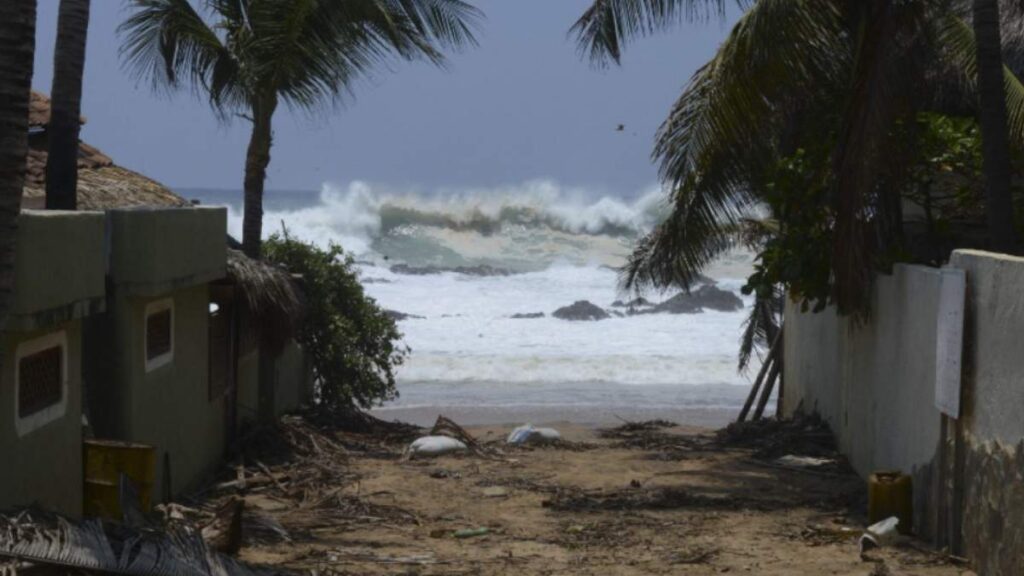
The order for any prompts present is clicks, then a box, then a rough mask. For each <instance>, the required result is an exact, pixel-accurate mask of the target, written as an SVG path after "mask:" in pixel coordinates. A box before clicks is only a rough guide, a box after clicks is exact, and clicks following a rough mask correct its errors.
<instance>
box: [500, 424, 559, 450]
mask: <svg viewBox="0 0 1024 576" xmlns="http://www.w3.org/2000/svg"><path fill="white" fill-rule="evenodd" d="M561 439H562V435H561V434H559V433H558V430H555V429H554V428H534V427H533V424H525V425H523V426H520V427H518V428H516V429H515V430H513V431H512V432H511V433H510V434H509V435H508V439H507V440H506V442H508V443H509V444H512V445H514V446H520V445H523V444H543V443H546V442H555V441H556V440H561Z"/></svg>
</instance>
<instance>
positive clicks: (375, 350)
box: [263, 231, 409, 409]
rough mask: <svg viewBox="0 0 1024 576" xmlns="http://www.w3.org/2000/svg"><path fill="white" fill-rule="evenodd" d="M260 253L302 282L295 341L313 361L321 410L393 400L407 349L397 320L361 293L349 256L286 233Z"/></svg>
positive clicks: (267, 244) (335, 247)
mask: <svg viewBox="0 0 1024 576" xmlns="http://www.w3.org/2000/svg"><path fill="white" fill-rule="evenodd" d="M263 254H264V258H265V259H266V260H267V261H268V262H273V263H276V264H278V265H281V266H283V267H284V268H286V269H287V270H288V271H289V272H291V273H292V274H299V275H301V277H302V280H301V281H300V284H301V286H302V289H303V292H304V296H305V304H306V314H305V317H304V318H303V322H302V323H301V327H300V329H299V334H298V340H299V342H300V343H301V344H302V346H303V348H305V350H306V351H307V352H308V353H309V354H310V356H311V357H312V362H313V371H314V377H315V378H316V382H317V383H318V391H319V393H318V398H317V399H318V401H319V404H320V406H321V407H323V408H328V409H348V408H352V407H358V408H364V409H365V408H370V407H372V406H373V405H374V404H378V403H380V402H383V401H385V400H393V399H394V398H396V397H397V396H398V390H397V389H396V388H395V369H396V368H397V367H398V366H399V365H401V364H402V362H404V361H405V357H406V355H407V354H408V353H409V349H408V347H406V346H404V345H402V343H401V339H402V333H401V332H399V330H398V327H397V326H396V325H395V321H394V320H393V319H392V318H391V317H390V316H388V314H387V313H386V311H385V310H384V309H382V308H381V307H380V306H379V305H378V304H377V302H376V301H375V300H374V299H373V298H370V297H369V296H367V295H366V293H365V292H364V291H363V286H362V285H361V284H360V283H359V278H358V274H357V272H356V271H355V269H354V264H353V260H352V257H351V256H349V255H347V254H346V253H345V251H344V250H342V248H341V247H340V246H338V245H336V244H333V243H332V244H331V245H330V246H329V247H328V248H327V249H326V250H324V249H321V248H318V247H317V246H314V245H312V244H307V243H305V242H301V241H298V240H295V239H294V238H291V237H289V236H288V233H287V231H285V232H284V233H283V234H275V235H273V236H272V237H271V238H270V239H269V240H267V242H266V243H264V245H263Z"/></svg>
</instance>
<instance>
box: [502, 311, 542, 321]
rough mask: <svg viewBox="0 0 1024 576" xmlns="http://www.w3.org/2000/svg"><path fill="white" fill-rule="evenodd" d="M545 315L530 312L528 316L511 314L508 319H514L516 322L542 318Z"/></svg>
mask: <svg viewBox="0 0 1024 576" xmlns="http://www.w3.org/2000/svg"><path fill="white" fill-rule="evenodd" d="M545 316H546V314H544V313H543V312H532V313H530V314H513V315H511V316H509V318H515V319H516V320H533V319H534V318H544V317H545Z"/></svg>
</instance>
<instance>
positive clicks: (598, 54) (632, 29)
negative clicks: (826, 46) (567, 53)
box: [570, 0, 750, 66]
mask: <svg viewBox="0 0 1024 576" xmlns="http://www.w3.org/2000/svg"><path fill="white" fill-rule="evenodd" d="M749 3H750V2H749V1H748V0H736V4H737V5H739V6H740V7H742V8H745V7H746V6H747V5H748V4H749ZM725 5H726V2H725V0H594V3H593V4H592V5H591V6H590V8H588V9H587V11H586V12H584V13H583V15H582V16H581V17H580V19H579V20H577V21H576V23H575V24H574V25H573V27H572V29H571V30H570V34H572V35H575V36H576V42H577V46H578V47H579V51H580V54H581V55H584V56H586V57H588V58H589V59H590V60H591V62H593V63H594V64H595V65H598V66H603V65H607V64H608V63H609V62H615V63H619V61H620V60H621V58H622V48H623V46H624V45H625V44H626V43H627V42H629V41H630V40H633V39H635V38H638V37H642V36H647V35H650V34H652V33H654V32H656V31H658V30H664V29H666V28H670V27H672V26H675V25H677V24H679V23H681V22H685V21H688V20H689V21H693V20H707V19H709V18H711V17H713V16H717V17H718V18H724V17H725Z"/></svg>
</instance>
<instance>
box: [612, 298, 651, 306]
mask: <svg viewBox="0 0 1024 576" xmlns="http://www.w3.org/2000/svg"><path fill="white" fill-rule="evenodd" d="M612 306H615V307H616V308H643V307H644V306H654V303H653V302H651V301H650V300H648V299H646V298H634V299H632V300H630V301H629V302H623V301H622V300H616V301H615V302H612Z"/></svg>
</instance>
